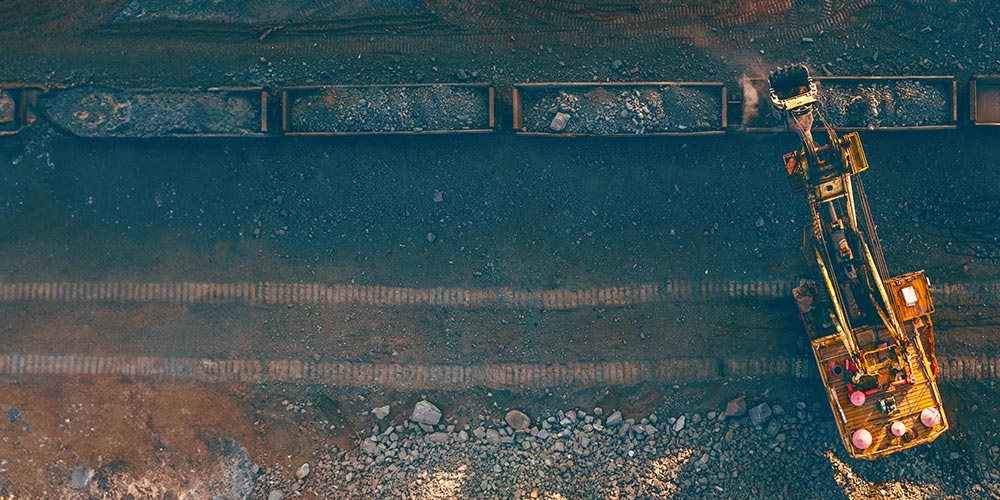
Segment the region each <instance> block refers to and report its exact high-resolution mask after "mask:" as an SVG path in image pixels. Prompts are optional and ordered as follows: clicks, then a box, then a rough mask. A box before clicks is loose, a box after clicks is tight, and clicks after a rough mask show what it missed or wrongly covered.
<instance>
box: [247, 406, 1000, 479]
mask: <svg viewBox="0 0 1000 500" xmlns="http://www.w3.org/2000/svg"><path fill="white" fill-rule="evenodd" d="M733 403H736V404H735V405H734V404H732V403H731V404H730V405H729V406H730V407H729V408H727V409H720V411H713V412H707V413H706V414H682V415H672V416H669V417H667V416H662V415H655V414H651V415H647V416H645V417H641V418H637V419H632V418H626V417H625V416H623V415H622V414H621V413H620V412H618V411H615V412H611V413H610V414H609V413H608V412H604V411H602V410H601V409H599V408H594V409H593V410H590V411H582V410H575V409H574V410H562V411H557V412H554V413H552V414H549V415H541V416H540V417H539V418H538V419H537V420H535V419H533V418H531V417H530V416H528V415H526V414H524V413H521V412H519V411H516V410H512V411H511V412H509V413H508V414H507V415H506V417H505V418H504V419H499V418H497V419H490V418H486V417H483V416H480V417H479V418H478V423H476V424H473V425H461V426H459V425H456V424H454V423H451V422H449V421H448V420H447V419H440V421H439V422H438V423H437V424H434V425H431V424H427V423H418V422H415V421H413V417H411V419H409V420H406V421H403V422H393V421H386V420H384V419H385V417H384V413H383V412H381V411H380V412H378V413H376V416H378V415H382V418H379V419H377V420H375V419H373V420H372V423H371V428H370V431H369V432H366V433H364V437H362V438H361V439H360V440H359V441H358V442H357V446H356V448H355V449H353V450H350V451H346V452H345V451H338V450H334V451H331V452H330V453H327V454H326V455H324V456H323V457H322V458H321V459H320V460H319V461H318V463H315V464H310V468H309V469H308V470H309V471H311V472H310V473H309V475H308V477H302V475H301V474H296V473H294V472H295V471H292V470H283V469H280V468H272V469H268V470H266V471H261V473H260V475H259V476H258V480H257V483H256V485H257V486H256V490H255V497H259V498H264V497H266V496H267V495H269V494H274V492H275V491H281V492H282V493H283V494H288V493H293V492H297V491H298V490H300V489H303V488H308V489H309V490H311V491H313V492H315V493H318V494H319V495H321V496H326V497H329V498H387V497H392V498H410V497H413V498H452V497H458V498H553V497H555V495H556V494H558V495H562V496H561V497H558V498H606V497H613V498H662V497H664V496H671V497H684V498H704V497H726V498H747V497H751V496H753V497H759V498H774V497H789V496H805V497H810V498H826V497H834V498H836V497H840V498H842V497H843V496H844V495H845V494H847V495H849V496H852V497H857V496H860V497H866V498H942V497H949V496H950V497H956V498H957V497H958V496H959V495H960V494H962V493H967V494H969V495H971V496H973V497H975V496H986V495H988V494H989V492H992V493H993V494H997V493H998V492H1000V475H997V474H994V473H992V472H986V473H985V474H986V475H985V476H983V473H981V472H978V470H975V469H972V468H971V465H969V463H968V462H967V461H965V460H963V459H962V457H958V456H956V455H957V454H955V453H951V454H950V455H947V456H939V453H943V452H940V451H939V450H940V447H934V446H925V447H923V448H921V449H920V450H918V451H916V452H910V453H904V454H898V455H894V456H891V457H889V458H885V459H882V460H879V461H874V462H867V461H857V460H851V459H849V458H846V453H845V452H844V451H843V450H842V449H841V444H840V442H839V440H838V438H837V437H836V430H835V426H834V423H833V421H832V420H830V418H829V417H828V414H829V408H822V409H821V408H818V407H809V406H808V405H807V404H805V403H803V402H797V403H792V404H790V405H788V406H783V405H778V404H774V405H769V404H767V403H760V404H755V405H754V407H752V408H750V411H749V412H747V411H746V405H745V404H742V406H741V403H745V401H741V400H737V401H734V402H733ZM380 410H381V409H380ZM727 411H728V414H727ZM418 412H419V410H415V412H414V417H416V415H417V413H418ZM424 413H426V412H424ZM435 420H436V419H432V420H430V421H435ZM473 421H475V419H473ZM518 428H520V429H523V430H517V429H518ZM994 448H996V447H994ZM998 451H1000V450H995V449H994V450H991V453H992V454H993V455H992V456H993V457H994V458H993V460H994V461H996V460H997V457H998V455H1000V453H998ZM299 469H300V470H299V471H298V472H301V467H299ZM994 470H995V469H994Z"/></svg>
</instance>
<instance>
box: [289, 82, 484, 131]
mask: <svg viewBox="0 0 1000 500" xmlns="http://www.w3.org/2000/svg"><path fill="white" fill-rule="evenodd" d="M296 92H297V93H296V94H295V97H293V99H292V100H291V105H290V106H291V111H290V116H291V120H290V121H291V128H292V129H293V130H295V131H297V132H396V131H422V130H468V129H488V128H490V126H489V110H490V107H489V105H490V101H489V90H488V89H486V88H473V87H453V86H446V85H433V86H428V87H330V88H325V89H322V90H314V91H296ZM298 92H301V93H298Z"/></svg>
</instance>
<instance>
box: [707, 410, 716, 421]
mask: <svg viewBox="0 0 1000 500" xmlns="http://www.w3.org/2000/svg"><path fill="white" fill-rule="evenodd" d="M716 415H718V414H717V413H715V412H714V411H710V412H708V419H709V420H715V417H716Z"/></svg>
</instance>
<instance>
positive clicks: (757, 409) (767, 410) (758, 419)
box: [750, 403, 771, 425]
mask: <svg viewBox="0 0 1000 500" xmlns="http://www.w3.org/2000/svg"><path fill="white" fill-rule="evenodd" d="M769 418H771V407H770V406H768V405H767V403H761V404H759V405H757V406H754V407H753V408H750V423H752V424H753V425H760V424H763V423H764V422H767V419H769Z"/></svg>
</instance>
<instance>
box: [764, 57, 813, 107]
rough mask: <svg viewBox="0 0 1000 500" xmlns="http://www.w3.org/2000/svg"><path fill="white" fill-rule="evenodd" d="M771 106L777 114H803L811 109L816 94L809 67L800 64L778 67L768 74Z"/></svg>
mask: <svg viewBox="0 0 1000 500" xmlns="http://www.w3.org/2000/svg"><path fill="white" fill-rule="evenodd" d="M768 83H769V84H770V85H771V89H770V92H769V94H770V97H771V106H772V107H774V111H775V112H776V113H778V114H779V115H782V116H784V115H785V114H786V113H792V114H794V115H803V114H806V113H808V112H810V111H812V109H813V107H814V106H815V104H816V96H817V94H818V91H817V88H816V83H815V82H814V81H813V79H812V77H810V76H809V69H808V68H806V67H805V66H804V65H802V64H792V65H788V66H784V67H781V68H778V69H777V70H775V71H773V72H771V74H770V75H769V76H768Z"/></svg>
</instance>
